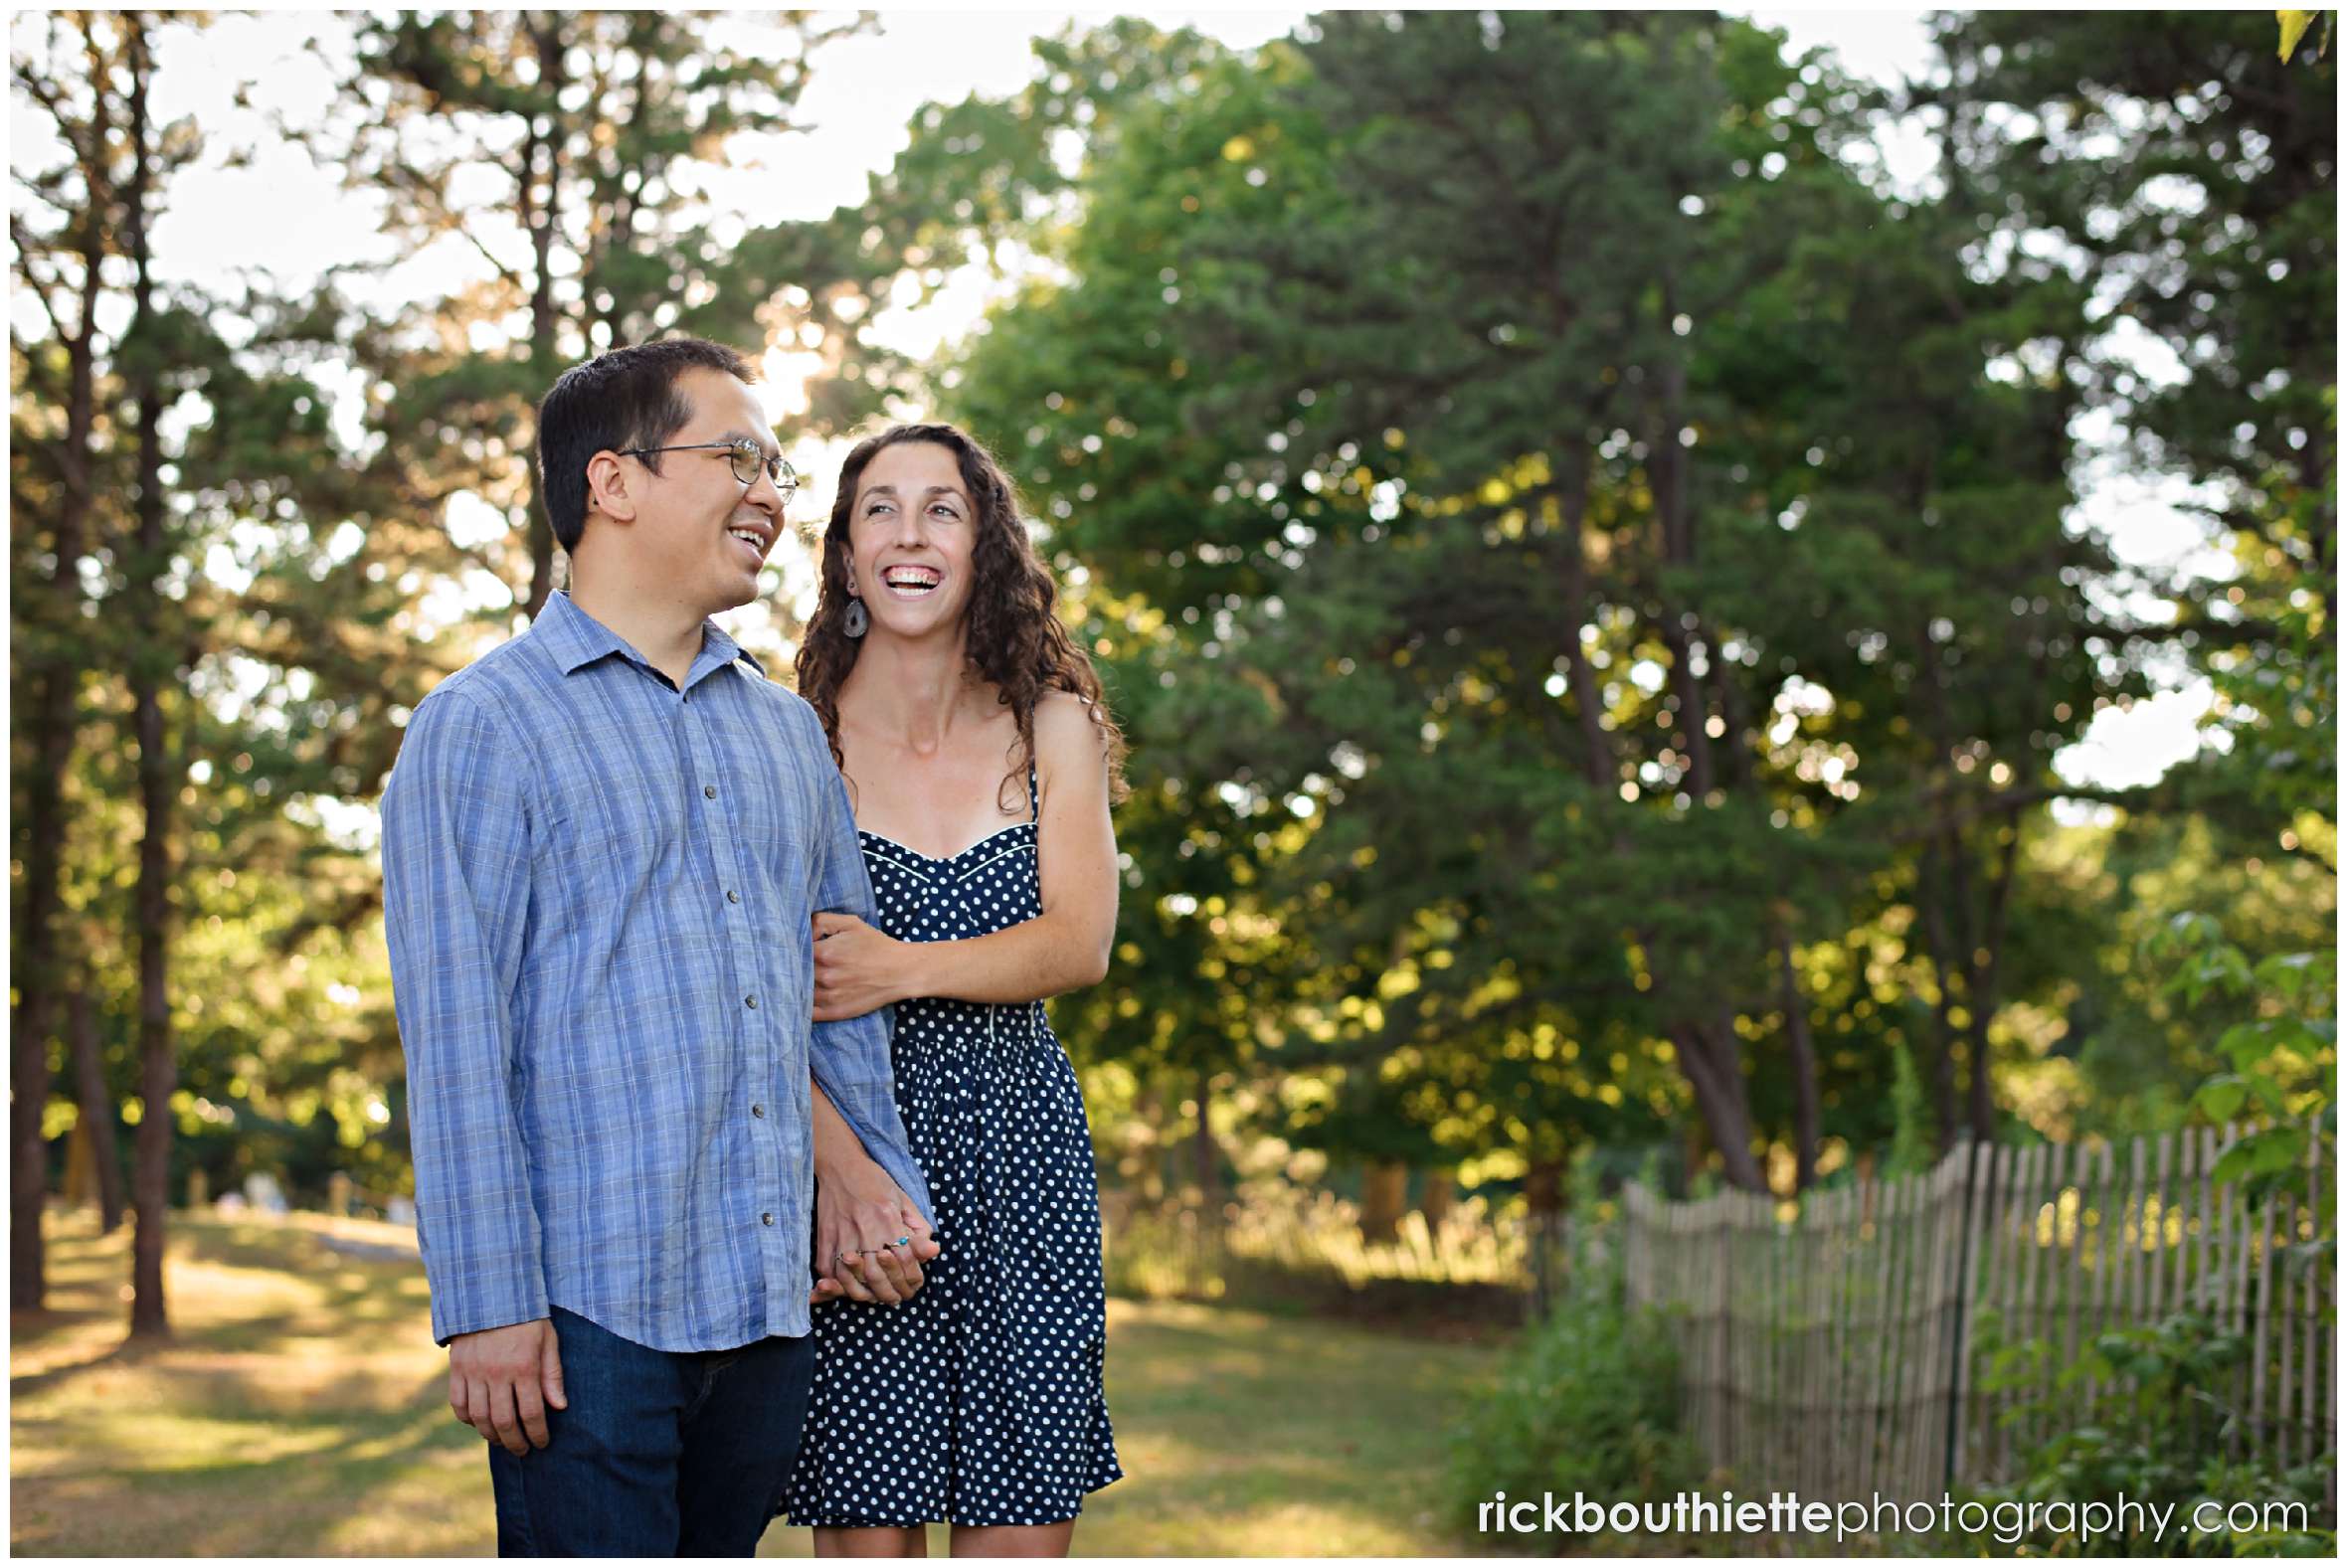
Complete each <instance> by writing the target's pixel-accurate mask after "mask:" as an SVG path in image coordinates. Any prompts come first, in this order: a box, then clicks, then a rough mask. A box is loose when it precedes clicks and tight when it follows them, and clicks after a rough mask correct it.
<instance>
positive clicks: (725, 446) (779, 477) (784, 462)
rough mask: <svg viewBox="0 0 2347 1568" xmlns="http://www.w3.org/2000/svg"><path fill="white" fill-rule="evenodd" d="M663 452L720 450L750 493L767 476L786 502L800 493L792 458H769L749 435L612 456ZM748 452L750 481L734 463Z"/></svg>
mask: <svg viewBox="0 0 2347 1568" xmlns="http://www.w3.org/2000/svg"><path fill="white" fill-rule="evenodd" d="M664 451H721V452H724V453H726V454H727V463H726V466H728V467H729V468H731V469H732V470H733V476H734V482H735V483H736V484H738V485H740V486H741V487H742V488H743V489H744V490H748V489H749V488H750V486H752V485H754V484H756V483H757V482H758V475H759V474H760V473H764V474H765V475H766V476H767V477H768V478H769V479H772V480H773V481H774V487H775V489H776V490H777V491H778V492H780V493H781V495H782V497H783V499H784V500H785V501H789V500H790V499H791V497H792V496H794V495H796V494H798V493H799V470H798V469H797V468H794V467H792V466H791V459H790V458H788V457H786V456H784V455H783V454H782V453H781V452H776V453H775V454H774V455H773V456H771V457H769V456H768V455H767V454H766V449H765V448H764V447H762V446H760V445H759V444H758V443H757V442H756V441H754V440H752V439H750V438H749V437H748V436H740V437H737V438H736V439H734V440H730V441H695V442H693V443H692V444H691V445H689V446H631V447H629V448H628V449H627V450H625V451H615V452H613V453H612V455H613V456H615V457H649V456H654V455H656V454H658V453H660V452H664ZM745 451H746V452H748V453H749V454H750V460H751V461H752V462H753V463H755V464H756V467H754V468H753V469H752V470H751V473H750V477H749V478H747V479H745V478H743V477H742V469H741V465H740V463H739V462H737V461H734V460H733V459H735V458H737V457H739V456H740V454H741V453H743V452H745ZM777 469H780V470H781V472H779V473H778V472H777V471H776V470H777Z"/></svg>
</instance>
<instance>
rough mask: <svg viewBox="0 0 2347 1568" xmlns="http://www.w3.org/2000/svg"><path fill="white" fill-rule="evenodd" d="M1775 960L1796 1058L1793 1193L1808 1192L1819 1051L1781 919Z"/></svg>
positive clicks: (1813, 1170)
mask: <svg viewBox="0 0 2347 1568" xmlns="http://www.w3.org/2000/svg"><path fill="white" fill-rule="evenodd" d="M1776 960H1777V965H1778V970H1779V972H1780V974H1781V976H1782V978H1783V984H1784V1008H1785V1036H1786V1039H1787V1040H1788V1041H1789V1042H1790V1044H1791V1047H1792V1058H1793V1190H1794V1191H1795V1192H1806V1191H1808V1190H1809V1188H1810V1185H1811V1184H1812V1183H1813V1182H1815V1181H1816V1180H1817V1140H1818V1104H1817V1050H1816V1048H1815V1046H1814V1045H1812V1043H1811V1041H1810V1038H1809V1003H1808V1002H1807V1001H1806V1000H1804V999H1803V997H1802V995H1801V982H1800V977H1799V976H1798V975H1797V974H1796V973H1795V972H1794V970H1793V936H1792V932H1791V930H1790V929H1789V928H1788V927H1787V926H1786V925H1784V924H1783V923H1782V921H1781V919H1780V922H1779V924H1778V926H1777V928H1776Z"/></svg>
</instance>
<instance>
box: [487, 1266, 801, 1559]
mask: <svg viewBox="0 0 2347 1568" xmlns="http://www.w3.org/2000/svg"><path fill="white" fill-rule="evenodd" d="M553 1317H554V1333H555V1339H556V1341H557V1343H558V1344H559V1345H560V1347H561V1351H562V1381H563V1392H564V1394H565V1395H566V1397H568V1399H569V1400H570V1408H569V1409H567V1410H554V1409H551V1408H550V1409H548V1411H547V1412H546V1424H547V1432H548V1435H549V1437H550V1438H551V1440H552V1441H551V1442H549V1443H548V1444H547V1446H546V1447H545V1448H542V1449H532V1450H531V1451H530V1452H529V1453H528V1454H527V1455H526V1456H523V1457H520V1458H516V1457H515V1456H513V1455H511V1454H508V1453H506V1452H505V1449H504V1448H503V1446H502V1445H499V1444H496V1443H491V1444H490V1445H488V1449H489V1481H490V1484H491V1485H492V1486H493V1487H494V1488H495V1490H496V1495H497V1555H498V1556H500V1557H748V1556H751V1555H753V1554H754V1553H755V1552H756V1551H757V1549H758V1538H759V1536H761V1535H763V1534H764V1533H765V1532H766V1523H767V1520H768V1519H769V1518H771V1517H773V1515H774V1510H775V1503H776V1501H777V1500H778V1499H779V1498H780V1497H781V1495H782V1491H783V1485H784V1482H786V1481H788V1480H789V1479H790V1475H791V1463H792V1461H793V1460H794V1459H796V1458H797V1457H798V1453H799V1435H800V1431H801V1429H802V1428H803V1427H804V1426H805V1425H806V1422H807V1391H808V1385H809V1382H810V1381H811V1379H812V1374H813V1371H814V1339H813V1338H812V1336H807V1337H803V1338H797V1339H786V1338H780V1337H777V1338H772V1339H761V1340H759V1341H758V1342H756V1343H755V1344H747V1345H743V1346H742V1347H741V1348H740V1349H737V1350H712V1351H702V1352H672V1351H667V1350H647V1349H645V1348H644V1347H643V1346H642V1345H639V1344H636V1343H634V1342H633V1341H632V1340H628V1339H623V1338H621V1337H620V1336H619V1335H618V1334H615V1333H613V1332H611V1331H610V1330H609V1329H607V1328H602V1327H598V1326H597V1325H596V1324H594V1323H591V1322H589V1321H588V1320H587V1319H586V1318H584V1317H581V1316H580V1315H579V1314H578V1313H576V1312H573V1311H568V1310H566V1309H564V1308H563V1307H555V1308H554V1309H553Z"/></svg>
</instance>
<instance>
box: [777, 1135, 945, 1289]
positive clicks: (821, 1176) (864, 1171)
mask: <svg viewBox="0 0 2347 1568" xmlns="http://www.w3.org/2000/svg"><path fill="white" fill-rule="evenodd" d="M899 1237H907V1238H910V1240H909V1241H908V1242H907V1243H906V1245H903V1246H899V1245H897V1239H898V1238H899ZM943 1251H944V1249H943V1248H941V1247H940V1246H938V1244H937V1239H936V1238H935V1237H934V1236H932V1235H931V1234H930V1229H929V1222H928V1221H927V1220H925V1219H923V1218H922V1217H921V1211H920V1210H919V1209H916V1208H914V1207H913V1202H912V1200H911V1199H910V1198H908V1197H906V1196H905V1195H904V1194H903V1193H902V1192H900V1191H898V1190H897V1185H896V1183H895V1182H893V1181H891V1180H890V1179H889V1178H888V1172H887V1171H885V1170H882V1169H881V1168H880V1166H879V1165H878V1164H877V1163H876V1162H874V1161H873V1160H870V1159H861V1158H859V1159H856V1160H853V1161H850V1162H848V1163H847V1164H846V1166H845V1167H844V1168H841V1169H836V1170H825V1171H822V1172H819V1173H818V1174H817V1176H816V1178H815V1187H814V1272H815V1285H814V1290H813V1292H812V1295H811V1297H810V1300H811V1301H814V1302H827V1301H833V1300H836V1299H837V1298H839V1297H842V1296H844V1297H846V1298H847V1299H848V1300H849V1301H851V1302H879V1303H882V1304H884V1305H886V1306H890V1307H894V1306H897V1305H898V1304H900V1303H902V1302H904V1301H907V1300H909V1299H910V1298H911V1296H912V1295H913V1293H914V1292H915V1291H918V1290H920V1289H921V1265H923V1264H924V1263H927V1262H929V1261H931V1260H932V1259H934V1258H936V1257H937V1256H938V1255H939V1254H940V1253H942V1252H943Z"/></svg>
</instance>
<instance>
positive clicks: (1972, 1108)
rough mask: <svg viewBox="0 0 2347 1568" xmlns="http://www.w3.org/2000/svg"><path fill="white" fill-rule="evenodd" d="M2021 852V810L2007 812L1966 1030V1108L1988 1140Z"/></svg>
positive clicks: (1977, 1132)
mask: <svg viewBox="0 0 2347 1568" xmlns="http://www.w3.org/2000/svg"><path fill="white" fill-rule="evenodd" d="M2020 853H2021V813H2020V812H2018V811H2014V812H2010V813H2008V815H2007V819H2006V827H2005V841H2004V843H2003V844H2002V845H2001V846H2000V847H1999V849H1998V852H1997V870H1996V876H1995V878H1994V879H1993V880H1992V881H1991V882H1990V883H1989V890H1988V898H1989V905H1988V930H1987V932H1986V933H1985V934H1984V935H1983V937H1982V941H1981V951H1982V952H1983V953H1985V954H1986V955H1987V956H1988V957H1987V958H1985V959H1983V960H1982V961H1981V963H1980V965H1979V968H1978V970H1977V972H1976V973H1975V975H1974V991H1973V994H1972V995H1971V996H1969V997H1967V998H1966V1000H1968V1001H1969V1002H1970V1003H1971V1006H1972V1015H1971V1017H1970V1018H1969V1019H1967V1020H1966V1033H1967V1035H1968V1036H1969V1037H1970V1040H1971V1046H1972V1062H1971V1069H1972V1071H1971V1082H1970V1084H1969V1086H1968V1089H1969V1093H1968V1094H1967V1096H1966V1105H1965V1111H1966V1115H1967V1118H1968V1120H1969V1121H1970V1123H1971V1128H1972V1135H1973V1137H1974V1138H1976V1139H1978V1140H1979V1141H1981V1142H1983V1143H1985V1142H1987V1141H1989V1140H1990V1139H1991V1138H1992V1137H1994V1136H1995V1134H1996V1131H1997V1107H1996V1100H1995V1098H1994V1096H1993V1095H1992V1094H1991V1092H1990V1090H1991V1085H1990V1083H1989V1066H1990V1063H1989V1043H1988V1026H1989V1020H1990V1018H1991V1017H1992V1016H1993V1015H1994V1014H1995V1012H1996V1010H1997V983H1998V977H1997V970H1998V966H1999V961H2000V960H2001V959H2002V958H2004V954H2005V911H2006V909H2007V907H2008V906H2009V905H2010V904H2011V903H2012V898H2013V863H2014V861H2015V859H2016V858H2017V857H2018V856H2019V855H2020Z"/></svg>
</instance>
